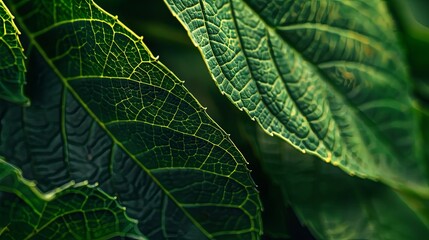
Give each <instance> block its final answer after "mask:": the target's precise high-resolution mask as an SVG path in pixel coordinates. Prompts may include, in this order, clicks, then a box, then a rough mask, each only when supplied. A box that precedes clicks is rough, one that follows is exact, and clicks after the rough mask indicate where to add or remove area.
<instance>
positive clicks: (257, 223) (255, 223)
mask: <svg viewBox="0 0 429 240" xmlns="http://www.w3.org/2000/svg"><path fill="white" fill-rule="evenodd" d="M90 2H91V4H93V5H94V6H95V7H96V8H97V9H98V10H100V11H101V12H103V14H106V15H107V16H109V17H111V18H113V19H114V20H115V24H118V25H119V26H121V27H123V28H124V29H125V30H126V31H128V32H129V33H130V34H131V35H132V36H134V37H135V38H137V39H139V43H140V44H141V46H143V48H144V49H145V51H146V52H147V53H148V54H149V56H150V58H151V59H152V60H153V61H154V62H156V63H157V64H159V66H160V67H163V68H164V69H166V70H168V71H169V73H170V74H172V75H173V76H174V78H175V80H176V81H177V82H176V84H181V87H183V88H184V89H185V90H187V91H189V90H188V89H187V88H186V87H185V86H184V83H185V82H184V81H182V80H180V79H179V78H178V77H177V76H176V75H175V74H174V73H173V72H171V71H170V70H169V69H168V68H167V67H166V66H165V65H164V64H162V63H161V62H160V61H159V56H154V55H153V53H152V52H151V51H150V50H149V49H148V47H147V46H146V44H145V43H144V42H143V36H139V35H137V34H136V33H135V32H134V31H132V30H131V29H130V28H128V27H127V26H126V25H125V24H124V23H122V22H121V21H120V20H119V19H118V16H117V15H112V14H110V13H109V12H107V11H105V10H104V9H103V8H101V7H100V6H99V5H97V4H96V3H95V2H94V1H93V0H90ZM11 9H12V10H13V6H12V7H11ZM17 22H18V23H20V25H21V26H22V28H23V29H22V30H23V31H24V32H25V33H26V34H27V35H28V37H29V41H30V42H31V44H32V45H33V46H34V47H35V48H36V49H37V51H38V52H39V53H40V54H41V56H42V57H43V59H44V60H45V61H46V62H47V64H48V65H49V66H50V67H51V68H52V69H53V71H54V72H55V74H56V75H57V76H59V78H60V79H61V81H62V83H63V84H64V86H65V87H66V88H67V90H68V91H69V92H70V93H71V94H72V95H73V97H74V98H75V99H77V100H78V102H80V103H81V104H82V107H83V108H84V109H85V110H86V112H87V113H88V114H89V115H90V116H91V118H93V119H94V120H95V121H96V122H97V124H98V125H99V126H100V127H101V128H102V129H103V131H104V132H105V133H106V134H107V135H108V136H109V137H110V138H111V139H112V141H113V142H114V143H115V144H117V145H118V146H119V147H120V148H121V150H123V151H124V152H125V153H126V154H127V155H129V156H130V158H131V159H133V160H134V161H135V162H136V163H139V161H138V160H137V159H136V158H135V157H134V156H133V154H132V153H130V152H129V151H128V150H127V149H126V147H124V145H123V144H122V143H121V142H120V141H119V140H117V139H116V137H115V136H114V135H113V134H112V133H111V132H110V131H109V130H108V129H107V127H106V126H105V124H104V123H103V122H102V121H101V120H100V118H98V117H97V116H96V114H95V113H94V112H93V111H92V110H91V109H90V108H89V107H88V106H87V105H86V104H85V103H84V101H83V100H82V98H81V97H80V96H79V95H78V93H77V92H76V91H75V90H74V89H73V88H72V87H71V86H70V84H69V83H68V82H67V81H66V80H65V79H64V78H63V77H62V75H61V73H60V72H59V70H58V69H57V68H56V67H55V65H54V64H53V63H52V62H51V61H49V57H48V56H47V55H46V53H45V51H44V50H43V48H42V47H41V46H40V45H39V44H38V42H37V41H35V39H34V37H32V33H31V32H30V31H29V30H28V29H27V28H26V27H25V24H23V23H22V22H20V19H17ZM190 96H191V98H192V99H193V100H194V101H195V102H196V103H197V104H198V106H199V107H200V109H201V110H203V111H204V115H205V116H206V117H207V118H208V119H209V120H211V121H212V124H214V125H215V126H216V127H217V128H218V129H219V130H221V132H222V133H223V135H224V137H225V138H226V140H227V141H228V142H229V143H230V144H232V146H233V147H235V149H237V152H238V153H239V154H240V156H241V158H242V159H244V160H245V158H244V156H243V154H242V153H241V152H240V151H239V150H238V148H237V147H236V145H235V144H234V143H233V141H232V140H231V138H230V134H228V133H226V132H225V130H224V129H223V128H221V127H220V126H219V124H217V123H216V122H215V121H214V120H213V118H212V117H210V116H209V115H208V114H207V111H206V110H207V108H206V107H203V106H202V105H201V103H200V102H199V101H197V99H196V98H195V96H194V95H192V94H190ZM248 164H249V162H248V161H247V160H245V165H243V166H244V167H245V168H246V170H247V175H248V178H249V179H250V180H251V182H252V188H253V190H254V191H255V192H256V193H259V191H258V190H257V185H256V183H255V182H254V180H253V178H251V175H250V170H249V169H248V168H247V166H246V165H248ZM139 165H140V167H141V168H142V169H143V170H144V171H145V173H147V174H148V176H150V178H151V179H152V180H153V181H154V183H155V184H156V185H157V186H159V187H160V188H161V189H162V190H163V192H164V193H165V194H166V195H167V196H168V197H169V198H170V199H171V200H172V201H173V202H174V203H175V204H176V206H178V208H180V209H181V210H182V211H183V212H184V214H185V215H186V216H187V217H188V218H189V219H190V221H191V222H192V223H193V224H195V225H196V226H197V227H198V229H200V230H201V232H203V233H204V234H205V235H206V236H211V234H210V233H209V232H207V231H206V230H205V229H204V228H203V227H202V226H201V225H200V224H199V222H197V221H196V220H195V219H194V218H193V217H192V215H191V214H190V213H189V212H188V211H187V210H186V209H183V208H182V207H181V205H180V203H179V202H178V201H177V200H176V199H175V198H174V196H172V195H171V194H170V193H169V192H168V191H167V190H166V189H165V188H164V187H163V185H162V184H161V183H160V182H159V181H158V179H157V178H156V177H155V176H154V175H153V174H152V173H151V171H149V169H147V168H146V167H145V166H144V165H142V164H139ZM73 184H75V183H73ZM54 191H55V190H54ZM257 198H258V199H257V202H254V201H252V200H250V201H251V202H254V204H255V206H257V208H258V209H257V210H258V215H257V216H251V215H250V214H249V213H247V211H246V210H245V209H244V208H243V209H242V210H243V212H246V213H247V215H248V216H249V217H250V218H253V219H255V221H252V229H250V230H249V231H252V230H253V231H254V230H255V229H256V226H260V227H259V229H258V235H259V236H261V235H262V233H263V230H262V216H261V211H262V210H263V208H262V203H261V200H260V197H259V194H258V195H257Z"/></svg>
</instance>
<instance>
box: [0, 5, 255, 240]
mask: <svg viewBox="0 0 429 240" xmlns="http://www.w3.org/2000/svg"><path fill="white" fill-rule="evenodd" d="M10 5H11V10H12V11H13V12H14V14H15V16H16V18H17V23H18V25H19V26H20V27H21V28H22V29H23V33H24V34H26V35H27V36H28V38H29V39H30V47H29V53H28V58H29V62H30V65H29V73H28V76H30V77H31V80H30V79H29V80H28V82H29V83H28V85H29V86H28V89H29V96H30V98H31V99H32V101H33V102H32V106H31V107H30V108H28V109H24V108H20V107H16V106H12V105H2V107H1V114H0V116H2V120H3V121H2V123H5V124H4V126H2V130H3V133H2V137H3V139H2V141H1V143H2V145H1V147H0V149H1V150H0V154H1V155H4V156H6V157H7V158H8V159H10V161H11V162H12V163H14V164H16V165H17V166H19V167H20V168H22V169H23V173H24V176H25V177H27V178H29V179H32V180H36V181H37V183H38V187H40V188H41V190H42V191H49V190H52V189H55V188H57V187H59V186H62V185H64V184H67V183H69V182H70V181H75V182H81V181H88V182H89V183H90V184H97V185H98V186H99V188H100V189H101V190H103V191H104V192H106V193H107V194H108V195H111V196H117V198H118V201H119V203H120V204H121V205H123V206H124V207H126V209H127V214H128V215H129V216H130V217H132V218H135V219H137V220H138V221H139V223H138V224H139V228H140V230H141V232H142V233H143V234H144V235H145V236H147V237H148V238H149V239H151V238H163V239H170V238H180V239H196V238H197V239H206V238H222V239H228V238H234V239H237V238H238V239H240V238H243V239H249V238H257V236H259V234H260V231H261V229H260V224H261V223H260V210H261V209H260V208H261V207H260V201H259V198H258V194H257V191H256V189H255V184H254V183H253V181H252V179H251V178H250V175H249V170H248V169H247V167H246V162H245V160H244V158H243V156H242V155H241V153H240V152H239V151H238V150H237V149H236V147H235V146H234V144H233V143H232V142H231V140H230V139H229V137H228V136H227V134H226V133H225V132H224V131H223V130H222V129H220V127H218V126H217V124H215V123H214V122H213V120H212V119H211V118H210V117H209V116H208V115H207V114H206V112H205V109H204V108H203V107H202V106H201V105H200V104H199V103H198V102H197V101H196V100H195V98H194V97H193V96H192V95H191V94H190V93H189V91H188V90H187V89H186V88H185V87H184V86H183V82H182V81H180V80H179V79H177V77H176V76H175V75H174V74H173V73H171V72H170V71H169V70H168V69H167V68H166V67H165V66H164V65H162V64H161V63H160V62H159V61H158V58H157V57H154V56H153V55H152V54H151V53H150V52H149V50H148V49H147V48H146V46H145V45H144V44H143V42H142V38H140V37H138V36H136V35H135V34H134V33H132V32H131V31H130V30H129V29H128V28H126V27H125V26H124V25H123V24H122V23H120V22H119V21H118V20H117V17H114V16H111V15H110V14H108V13H106V12H105V11H104V10H102V9H100V8H99V7H98V6H97V5H95V4H94V3H93V2H92V1H71V0H70V1H68V0H64V1H10ZM29 9H32V10H34V11H28V10H29ZM53 46H54V47H53ZM11 136H12V137H11ZM6 138H8V139H7V140H5V139H6Z"/></svg>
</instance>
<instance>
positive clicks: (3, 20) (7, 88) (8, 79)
mask: <svg viewBox="0 0 429 240" xmlns="http://www.w3.org/2000/svg"><path fill="white" fill-rule="evenodd" d="M0 26H1V28H0V32H1V34H0V52H1V68H0V98H2V99H4V100H7V101H11V102H15V103H20V104H28V98H27V97H26V96H25V95H24V83H25V63H24V60H25V56H24V53H23V49H22V46H21V42H20V41H19V37H18V35H19V34H20V33H19V30H18V28H17V27H16V26H15V24H14V22H13V16H12V14H11V13H10V12H9V9H8V8H7V7H6V5H5V4H4V3H3V1H2V2H0Z"/></svg>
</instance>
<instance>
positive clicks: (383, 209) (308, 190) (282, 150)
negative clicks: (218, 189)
mask: <svg viewBox="0 0 429 240" xmlns="http://www.w3.org/2000/svg"><path fill="white" fill-rule="evenodd" d="M258 136H259V137H258V142H259V153H260V157H261V160H262V161H261V163H262V165H263V167H264V170H265V171H267V172H269V173H270V176H271V177H272V179H273V181H274V182H276V183H277V184H279V186H281V188H282V191H283V195H284V197H285V199H286V204H290V205H291V206H292V207H293V208H294V210H295V212H296V213H297V215H298V217H299V218H300V220H301V221H302V223H303V224H305V225H306V226H307V227H308V228H309V229H310V230H311V232H312V233H313V234H314V235H315V236H316V237H317V238H318V239H335V240H336V239H380V240H382V239H386V240H387V239H389V240H395V239H398V240H402V239H423V238H425V237H426V236H428V234H429V228H428V227H427V226H425V225H424V223H423V222H422V221H421V220H420V219H419V218H418V216H417V215H416V214H415V212H413V210H411V209H410V207H409V206H408V205H407V204H406V203H405V202H403V201H402V199H401V197H399V196H398V195H397V194H396V193H395V192H394V191H393V190H392V189H390V188H389V187H386V186H385V185H382V184H380V183H374V182H372V181H367V180H363V179H359V178H355V177H351V176H348V175H347V174H345V173H344V172H342V171H340V170H339V169H338V168H335V167H333V166H330V165H328V164H326V163H324V162H320V161H318V160H317V159H316V158H315V157H314V156H311V155H306V154H302V153H300V152H298V151H297V150H295V149H293V148H291V147H290V146H289V145H288V144H287V143H285V142H281V141H280V140H279V139H277V138H272V137H269V136H267V135H265V134H263V133H262V132H259V134H258Z"/></svg>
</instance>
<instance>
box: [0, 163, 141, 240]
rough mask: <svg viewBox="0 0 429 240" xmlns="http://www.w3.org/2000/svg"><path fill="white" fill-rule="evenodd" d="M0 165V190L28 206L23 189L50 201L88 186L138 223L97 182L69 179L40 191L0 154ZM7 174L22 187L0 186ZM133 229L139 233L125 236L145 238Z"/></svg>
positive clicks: (35, 183) (127, 218) (28, 200)
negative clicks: (54, 187) (59, 185)
mask: <svg viewBox="0 0 429 240" xmlns="http://www.w3.org/2000/svg"><path fill="white" fill-rule="evenodd" d="M0 167H1V168H2V170H4V171H1V172H0V191H1V192H8V193H11V194H14V195H16V196H17V197H18V198H20V199H21V200H22V201H24V202H25V203H26V204H27V205H28V206H32V207H33V208H34V204H33V202H32V201H31V200H32V199H30V198H28V197H24V196H23V195H25V193H23V191H28V190H29V191H30V192H29V194H32V195H33V196H31V197H36V198H37V199H34V200H42V201H44V202H51V201H53V200H55V199H56V198H57V197H58V196H59V195H60V194H61V193H63V192H65V191H67V190H72V189H73V188H81V187H86V188H89V189H91V190H94V191H96V192H98V193H100V194H101V195H102V196H103V197H104V198H105V199H108V200H110V201H113V202H114V203H115V206H116V207H117V208H118V209H120V210H121V211H122V214H123V215H124V217H125V219H126V220H127V221H128V222H130V223H132V224H134V225H137V223H138V220H137V219H134V218H131V217H130V216H128V214H127V212H126V208H125V207H124V206H122V205H121V204H120V203H119V202H118V201H117V197H114V196H110V195H109V194H107V193H106V192H104V191H103V190H101V189H100V188H98V187H97V184H94V185H91V184H89V183H88V182H87V181H83V182H79V183H76V182H75V181H70V182H68V183H66V184H64V185H62V186H61V187H58V188H56V189H53V190H51V191H49V192H42V191H40V189H39V188H38V187H37V182H36V181H32V180H28V179H26V178H25V177H24V176H23V174H22V171H21V169H19V168H18V167H16V166H14V165H13V164H10V163H9V162H7V161H6V160H4V158H3V157H2V156H0ZM3 167H4V168H3ZM8 175H12V177H13V178H14V179H16V180H17V181H18V182H19V184H20V185H21V186H22V187H23V188H24V189H23V190H20V189H17V188H9V186H8V187H5V186H2V184H1V181H2V179H3V178H4V177H5V176H6V177H7V176H8ZM34 210H35V211H37V209H34ZM2 231H4V229H0V235H1V233H2ZM134 231H136V232H137V234H139V235H130V234H127V237H131V238H133V239H141V240H144V239H146V238H145V237H144V236H143V234H142V233H141V232H140V230H139V229H138V228H135V229H134Z"/></svg>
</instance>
